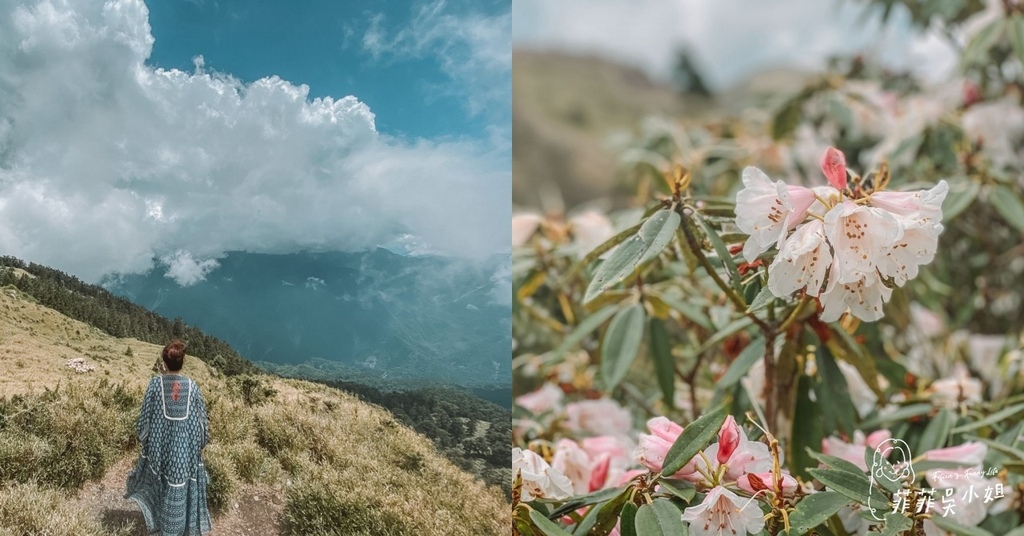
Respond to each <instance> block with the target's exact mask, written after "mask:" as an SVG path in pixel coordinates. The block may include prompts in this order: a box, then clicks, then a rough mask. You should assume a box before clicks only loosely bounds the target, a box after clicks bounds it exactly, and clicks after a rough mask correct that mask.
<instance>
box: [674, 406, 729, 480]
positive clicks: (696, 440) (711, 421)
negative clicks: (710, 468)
mask: <svg viewBox="0 0 1024 536" xmlns="http://www.w3.org/2000/svg"><path fill="white" fill-rule="evenodd" d="M727 414H728V413H727V412H726V408H725V406H724V405H719V406H716V407H715V408H714V409H712V410H711V411H708V412H707V413H705V414H703V415H701V416H700V417H698V418H697V420H695V421H693V422H692V423H690V425H689V426H687V427H686V428H685V429H683V433H682V434H679V437H678V438H677V439H676V442H675V443H673V444H672V447H671V448H669V449H668V454H666V455H665V465H664V466H662V468H661V474H662V475H663V476H670V475H672V474H674V473H675V472H676V471H679V470H680V469H682V468H683V466H684V465H686V464H687V462H689V461H690V459H691V458H693V457H694V456H695V455H696V454H697V452H698V451H701V450H703V449H704V447H705V446H707V444H708V443H710V442H711V439H712V438H714V437H715V436H716V435H718V430H719V429H720V428H721V427H722V423H724V422H725V417H726V415H727Z"/></svg>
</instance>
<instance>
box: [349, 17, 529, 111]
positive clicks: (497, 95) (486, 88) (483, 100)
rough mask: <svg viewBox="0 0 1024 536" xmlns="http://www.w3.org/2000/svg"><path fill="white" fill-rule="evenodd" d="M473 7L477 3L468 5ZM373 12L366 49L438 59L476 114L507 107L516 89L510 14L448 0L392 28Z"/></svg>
mask: <svg viewBox="0 0 1024 536" xmlns="http://www.w3.org/2000/svg"><path fill="white" fill-rule="evenodd" d="M469 6H470V7H472V6H473V4H469ZM392 22H394V21H389V20H388V19H387V18H386V17H385V16H384V15H383V14H380V13H377V14H373V15H371V16H370V17H369V19H368V24H367V27H366V29H365V30H364V31H363V35H362V40H361V44H362V47H363V50H365V51H366V52H367V53H368V54H370V55H371V56H372V57H373V58H374V59H377V60H387V61H400V60H403V59H410V58H434V59H436V60H437V61H438V62H439V64H440V67H441V69H442V71H443V72H444V73H445V74H447V75H448V76H449V77H450V78H451V80H452V82H453V83H452V85H451V86H449V87H448V88H445V89H443V90H442V91H443V92H446V93H448V94H450V95H455V96H459V97H461V98H464V99H465V102H466V106H467V109H468V110H469V112H470V113H472V114H480V113H483V112H494V111H495V108H496V107H497V108H500V109H502V110H508V108H509V106H510V103H511V95H512V93H511V91H512V84H511V82H512V78H511V72H512V49H511V43H512V14H511V13H510V12H504V13H499V14H494V15H492V14H485V13H480V12H477V11H465V10H464V9H463V10H457V9H456V7H455V6H452V5H451V4H450V3H449V2H446V1H445V0H433V1H430V2H424V3H421V4H419V5H418V6H416V7H415V8H414V9H413V12H412V13H411V14H410V18H409V20H408V22H407V23H403V24H401V25H400V26H399V27H398V28H397V29H389V28H388V26H389V23H392Z"/></svg>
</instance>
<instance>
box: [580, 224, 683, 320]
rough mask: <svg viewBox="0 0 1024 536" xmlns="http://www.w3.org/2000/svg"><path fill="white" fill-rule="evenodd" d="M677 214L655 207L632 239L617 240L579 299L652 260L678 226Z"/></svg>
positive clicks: (619, 279) (588, 299)
mask: <svg viewBox="0 0 1024 536" xmlns="http://www.w3.org/2000/svg"><path fill="white" fill-rule="evenodd" d="M679 221H680V218H679V214H678V213H676V212H675V211H673V210H659V211H658V212H655V213H654V215H653V216H651V217H650V218H648V219H647V221H645V222H644V224H643V225H641V226H640V230H639V231H638V232H637V234H636V235H634V236H633V237H632V238H629V239H627V240H626V241H625V242H623V243H621V244H620V245H619V247H618V249H616V250H615V251H614V252H612V254H611V255H609V257H608V260H606V261H604V262H603V263H602V264H601V266H600V267H598V269H597V273H596V274H594V279H593V280H592V281H591V282H590V285H589V286H588V287H587V292H586V294H585V295H584V298H583V302H584V303H587V302H589V301H590V300H592V299H594V298H595V297H597V296H598V295H599V294H601V293H602V292H604V291H605V290H608V289H609V288H611V287H612V286H613V285H615V284H617V283H619V282H620V281H622V280H623V279H625V278H626V276H628V275H629V274H631V273H633V271H634V270H636V269H637V268H638V267H639V266H640V265H641V264H643V263H645V262H647V261H649V260H651V259H653V258H654V257H655V256H657V255H658V254H659V253H661V250H663V249H665V246H666V245H668V243H669V242H671V241H672V237H673V236H675V231H676V228H677V227H679Z"/></svg>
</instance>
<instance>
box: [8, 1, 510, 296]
mask: <svg viewBox="0 0 1024 536" xmlns="http://www.w3.org/2000/svg"><path fill="white" fill-rule="evenodd" d="M0 12H2V13H6V14H8V15H7V16H5V17H0V251H4V252H5V253H8V254H13V255H17V256H20V257H22V258H25V259H29V260H32V261H35V262H40V263H45V264H49V265H51V266H55V267H58V268H62V269H65V270H68V271H73V272H74V273H75V274H76V275H78V276H79V277H82V278H83V279H86V280H90V281H96V280H99V278H100V277H102V276H103V275H105V274H109V273H112V272H139V271H145V270H147V269H149V268H151V267H152V260H153V259H154V258H168V259H171V260H173V261H175V262H176V263H177V264H174V266H178V267H179V268H178V269H179V270H180V271H171V272H168V275H169V276H170V277H174V278H175V279H176V280H179V282H180V281H191V279H190V277H192V276H198V277H202V276H203V275H204V274H205V272H204V267H209V266H212V265H210V264H205V263H208V262H210V259H215V258H218V257H221V256H223V254H224V253H225V252H228V251H236V250H245V251H253V252H264V253H287V252H293V251H299V250H347V251H353V250H360V249H366V248H372V247H374V246H376V245H378V244H383V243H387V242H389V241H392V240H395V239H396V238H397V237H402V236H405V235H410V236H414V237H416V238H417V239H418V240H419V241H421V242H422V243H423V244H427V245H429V247H430V248H431V250H433V251H438V252H441V253H444V254H448V255H458V256H468V257H471V256H480V255H484V254H489V253H493V252H497V251H505V250H507V248H508V243H509V231H508V221H509V218H510V217H511V214H510V204H509V197H508V196H509V194H508V192H509V188H510V186H509V185H510V183H511V173H510V170H509V168H508V164H507V160H506V158H505V155H504V153H503V152H502V150H501V149H499V148H495V147H494V146H493V145H492V144H491V142H490V140H466V139H462V140H454V141H453V140H444V141H431V140H422V139H412V140H407V139H397V138H392V137H388V136H386V135H382V134H381V133H378V132H377V131H376V128H375V123H374V114H373V113H372V112H371V111H370V109H369V108H368V107H367V106H366V105H365V104H364V103H362V102H361V101H360V100H359V99H358V98H356V97H354V96H346V97H341V98H330V97H328V98H316V99H310V98H309V89H308V87H307V86H305V85H296V84H293V83H290V82H288V81H285V80H282V79H280V78H278V77H269V78H264V79H261V80H257V81H255V82H252V83H249V84H245V83H242V82H240V81H239V80H237V79H234V78H232V77H231V76H229V75H227V74H223V73H215V72H206V70H205V69H204V68H203V63H202V60H201V58H199V59H197V61H196V68H195V70H194V71H193V72H182V71H179V70H164V69H157V68H153V67H150V66H148V65H146V63H145V62H146V59H147V58H148V56H149V54H150V51H151V48H152V45H153V37H152V34H151V32H150V27H149V22H148V11H147V9H146V6H145V5H144V4H143V2H142V1H141V0H108V1H102V0H64V1H61V2H53V1H50V0H40V1H35V2H30V3H23V2H15V1H13V0H0ZM172 274H176V275H172Z"/></svg>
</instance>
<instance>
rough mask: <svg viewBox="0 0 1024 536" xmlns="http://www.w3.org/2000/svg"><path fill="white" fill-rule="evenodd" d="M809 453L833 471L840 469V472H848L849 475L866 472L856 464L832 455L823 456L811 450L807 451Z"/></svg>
mask: <svg viewBox="0 0 1024 536" xmlns="http://www.w3.org/2000/svg"><path fill="white" fill-rule="evenodd" d="M807 452H808V453H809V454H810V456H811V457H812V458H814V459H815V460H818V461H819V462H821V463H823V464H825V465H827V466H828V467H831V468H833V469H839V470H840V471H846V472H847V473H863V472H864V471H861V469H860V467H857V465H856V464H854V463H852V462H850V461H847V460H844V459H843V458H839V457H836V456H831V455H828V454H823V453H820V452H815V451H813V450H811V449H807Z"/></svg>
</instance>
